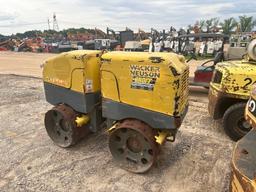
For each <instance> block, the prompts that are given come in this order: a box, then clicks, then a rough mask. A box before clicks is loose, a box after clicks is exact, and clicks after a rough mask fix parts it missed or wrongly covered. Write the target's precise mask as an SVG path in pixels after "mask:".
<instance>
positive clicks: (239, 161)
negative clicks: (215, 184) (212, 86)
mask: <svg viewBox="0 0 256 192" xmlns="http://www.w3.org/2000/svg"><path fill="white" fill-rule="evenodd" d="M245 119H246V120H247V121H248V122H249V123H250V125H251V126H252V127H253V129H252V130H251V131H250V132H249V133H247V134H246V135H245V136H244V137H243V138H242V139H241V140H239V141H238V142H237V143H236V145H235V148H234V150H233V155H232V162H231V164H232V174H231V182H230V189H231V191H232V192H247V191H248V192H256V174H255V171H256V86H254V87H253V90H252V92H251V98H250V99H249V101H248V103H247V105H246V109H245Z"/></svg>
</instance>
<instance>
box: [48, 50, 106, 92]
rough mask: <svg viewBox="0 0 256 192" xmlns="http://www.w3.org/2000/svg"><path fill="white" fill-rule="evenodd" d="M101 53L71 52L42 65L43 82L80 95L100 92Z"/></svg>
mask: <svg viewBox="0 0 256 192" xmlns="http://www.w3.org/2000/svg"><path fill="white" fill-rule="evenodd" d="M101 54H102V53H101V51H89V50H81V51H71V52H67V53H62V54H59V55H58V56H56V57H53V58H50V59H48V60H47V61H46V62H45V63H44V70H43V80H44V82H47V83H50V84H54V85H57V86H61V87H64V88H68V89H70V90H73V91H76V92H80V93H91V92H97V91H100V56H101Z"/></svg>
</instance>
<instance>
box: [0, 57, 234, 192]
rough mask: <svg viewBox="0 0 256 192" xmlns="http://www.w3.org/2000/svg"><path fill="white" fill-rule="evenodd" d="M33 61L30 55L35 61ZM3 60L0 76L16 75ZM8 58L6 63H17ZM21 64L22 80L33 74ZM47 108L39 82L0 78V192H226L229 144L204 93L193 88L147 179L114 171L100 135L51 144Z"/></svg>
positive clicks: (104, 139) (228, 170)
mask: <svg viewBox="0 0 256 192" xmlns="http://www.w3.org/2000/svg"><path fill="white" fill-rule="evenodd" d="M15 54H16V53H15ZM25 55H26V57H25V58H27V54H25ZM28 55H30V54H28ZM32 55H33V54H32ZM38 57H42V55H41V54H39V56H38V55H37V54H35V55H34V56H31V58H32V59H34V58H35V60H38V61H41V60H40V59H39V58H38ZM17 58H20V59H22V56H20V55H19V54H18V55H17ZM17 58H16V59H17ZM4 59H5V57H3V56H2V55H0V71H1V72H3V69H6V68H9V69H8V70H10V73H16V71H15V70H16V69H18V67H17V68H16V66H15V65H14V64H13V67H12V68H11V67H10V66H11V65H5V64H3V61H4ZM7 60H8V59H6V61H7ZM10 60H12V61H9V60H8V61H7V62H6V63H13V62H14V61H15V59H13V58H11V59H10ZM27 60H28V62H27V63H25V64H24V62H23V63H22V62H21V63H20V65H21V66H20V68H19V69H21V70H23V71H24V74H23V75H27V74H28V72H27V69H31V71H33V70H32V69H34V66H33V67H32V68H30V67H29V65H31V66H32V65H33V64H32V62H31V61H29V59H27ZM23 61H26V59H24V60H23ZM38 63H39V64H38V66H39V65H40V64H41V62H38ZM23 65H24V66H26V65H27V66H28V67H27V69H26V67H23ZM8 70H6V71H4V72H3V73H8ZM18 71H19V70H18ZM29 75H31V73H30V74H29ZM39 76H40V74H39ZM198 95H200V97H198ZM50 108H51V105H49V104H48V103H47V102H46V101H45V98H44V92H43V86H42V80H41V79H37V78H28V77H21V76H15V75H3V74H2V75H0V141H1V142H0V153H1V156H0V191H3V192H9V191H40V192H41V191H47V192H48V191H49V192H50V191H102V192H105V191H127V192H128V191H129V192H130V191H133V192H137V191H149V192H150V191H152V192H155V191H161V192H162V191H169V192H181V191H182V192H190V191H191V192H194V191H198V192H205V191H213V192H215V191H216V192H220V191H228V185H229V174H230V158H231V152H232V147H233V144H234V143H233V142H232V141H231V140H230V139H229V138H228V137H227V136H226V135H225V133H224V131H223V128H222V124H221V122H216V121H213V120H212V119H211V118H210V117H209V115H208V112H207V91H206V90H204V89H199V88H192V89H191V97H190V107H189V111H188V114H187V115H186V118H185V120H184V121H183V124H182V126H181V128H180V129H179V132H178V135H177V139H176V141H175V142H174V143H166V144H165V146H163V148H162V151H161V154H160V156H159V159H158V162H157V164H156V165H155V166H154V167H153V168H152V169H151V170H150V171H149V172H147V173H145V174H132V173H129V172H127V171H124V170H122V169H120V168H119V167H117V166H115V164H114V162H113V160H112V157H111V154H110V152H109V150H108V141H107V140H108V135H107V133H106V131H105V130H104V129H103V130H102V131H100V132H99V133H96V134H91V135H89V136H88V137H86V138H85V139H84V140H82V141H81V142H80V143H79V144H78V145H76V146H74V147H72V148H69V149H62V148H60V147H58V146H56V145H54V144H53V142H52V141H51V140H50V138H49V137H48V136H47V133H46V131H45V128H44V122H43V119H44V113H45V112H46V111H47V110H49V109H50Z"/></svg>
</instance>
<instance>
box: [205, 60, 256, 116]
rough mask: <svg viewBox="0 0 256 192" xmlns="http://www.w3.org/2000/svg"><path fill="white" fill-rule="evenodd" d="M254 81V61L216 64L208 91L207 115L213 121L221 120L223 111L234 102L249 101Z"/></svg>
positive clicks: (255, 75) (255, 79)
mask: <svg viewBox="0 0 256 192" xmlns="http://www.w3.org/2000/svg"><path fill="white" fill-rule="evenodd" d="M255 81H256V63H255V62H254V61H248V60H241V61H226V62H222V63H219V64H217V66H216V68H215V71H214V74H213V78H212V82H211V83H210V90H209V105H208V106H209V113H210V115H211V116H212V117H213V118H214V119H219V118H222V116H223V114H224V112H225V110H226V109H227V108H228V107H229V106H230V105H232V104H234V103H235V102H236V101H241V100H244V101H245V102H246V101H247V100H248V99H249V95H250V90H251V88H252V85H253V83H254V82H255Z"/></svg>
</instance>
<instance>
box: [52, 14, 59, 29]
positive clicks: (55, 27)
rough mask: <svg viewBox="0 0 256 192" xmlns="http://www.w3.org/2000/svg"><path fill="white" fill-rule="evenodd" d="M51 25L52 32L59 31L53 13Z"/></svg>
mask: <svg viewBox="0 0 256 192" xmlns="http://www.w3.org/2000/svg"><path fill="white" fill-rule="evenodd" d="M52 25H53V30H54V31H59V26H58V22H57V17H56V14H55V13H53V22H52Z"/></svg>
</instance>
